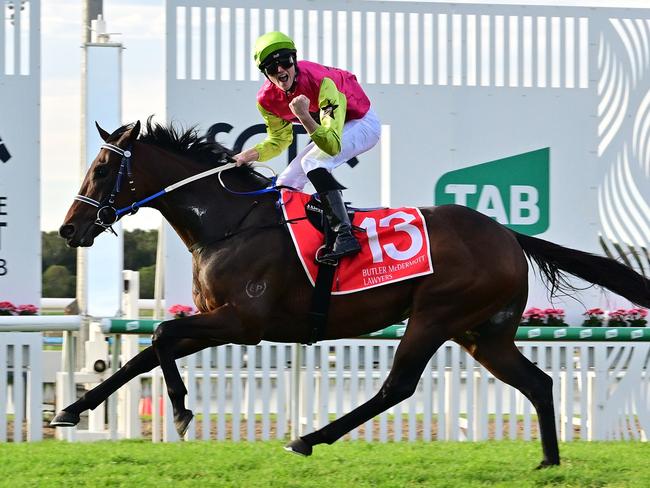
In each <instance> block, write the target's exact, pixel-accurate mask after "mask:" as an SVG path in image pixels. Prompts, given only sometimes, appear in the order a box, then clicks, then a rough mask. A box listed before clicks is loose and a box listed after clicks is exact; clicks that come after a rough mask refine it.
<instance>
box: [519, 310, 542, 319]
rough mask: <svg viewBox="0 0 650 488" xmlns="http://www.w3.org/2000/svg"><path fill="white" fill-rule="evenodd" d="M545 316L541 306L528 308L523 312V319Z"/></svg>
mask: <svg viewBox="0 0 650 488" xmlns="http://www.w3.org/2000/svg"><path fill="white" fill-rule="evenodd" d="M544 317H545V313H544V310H542V309H541V308H529V309H528V310H526V311H525V312H524V318H525V319H528V320H530V319H543V318H544Z"/></svg>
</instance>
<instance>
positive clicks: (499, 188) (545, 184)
mask: <svg viewBox="0 0 650 488" xmlns="http://www.w3.org/2000/svg"><path fill="white" fill-rule="evenodd" d="M549 160H550V148H548V147H547V148H544V149H538V150H536V151H531V152H527V153H523V154H518V155H516V156H511V157H508V158H503V159H497V160H496V161H490V162H487V163H483V164H478V165H476V166H470V167H468V168H463V169H459V170H455V171H450V172H449V173H446V174H444V175H443V176H442V177H441V178H440V179H439V180H438V182H437V183H436V188H435V195H434V200H435V204H436V205H443V204H448V203H456V204H458V205H465V206H467V207H470V208H473V209H475V210H478V211H479V212H481V213H482V214H484V215H487V216H488V217H492V218H493V219H495V220H496V221H497V222H499V223H500V224H503V225H506V226H507V227H509V228H511V229H513V230H515V231H517V232H521V233H523V234H528V235H536V234H541V233H542V232H545V231H546V230H547V229H548V226H549Z"/></svg>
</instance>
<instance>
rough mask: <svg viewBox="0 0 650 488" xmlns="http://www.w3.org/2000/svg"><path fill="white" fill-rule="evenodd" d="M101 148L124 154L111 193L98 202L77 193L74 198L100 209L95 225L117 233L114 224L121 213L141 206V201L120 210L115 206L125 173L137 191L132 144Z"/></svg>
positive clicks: (132, 189) (109, 145) (134, 210)
mask: <svg viewBox="0 0 650 488" xmlns="http://www.w3.org/2000/svg"><path fill="white" fill-rule="evenodd" d="M101 148H102V149H108V150H109V151H113V152H114V153H117V154H119V155H120V156H122V161H121V163H120V170H119V171H118V173H117V179H116V180H115V185H113V190H112V191H111V194H110V195H109V196H108V198H106V199H104V200H103V201H102V202H98V201H97V200H94V199H92V198H90V197H87V196H85V195H77V196H76V197H74V199H75V200H78V201H80V202H84V203H87V204H89V205H92V206H93V207H97V209H98V210H97V218H96V219H95V225H98V226H99V227H102V228H103V229H104V230H107V231H110V232H112V233H113V234H115V235H117V234H116V233H115V231H114V230H113V224H115V222H117V220H118V219H119V217H120V215H122V214H123V213H126V212H129V213H130V214H134V213H136V212H137V211H138V208H139V205H137V204H138V203H139V202H135V203H133V204H132V205H131V206H130V207H125V208H122V209H119V210H117V209H116V208H115V206H114V205H115V197H116V196H117V194H118V193H119V192H120V190H121V189H122V179H123V178H124V174H125V173H126V175H127V176H128V178H129V186H130V188H131V194H133V193H135V181H134V179H133V172H132V171H131V146H129V148H128V149H122V148H121V147H118V146H115V145H114V144H108V143H105V144H102V145H101Z"/></svg>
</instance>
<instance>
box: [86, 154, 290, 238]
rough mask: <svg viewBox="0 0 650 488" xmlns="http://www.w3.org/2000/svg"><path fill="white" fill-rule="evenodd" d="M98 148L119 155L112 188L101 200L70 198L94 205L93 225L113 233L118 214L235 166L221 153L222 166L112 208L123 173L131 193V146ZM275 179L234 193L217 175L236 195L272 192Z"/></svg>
mask: <svg viewBox="0 0 650 488" xmlns="http://www.w3.org/2000/svg"><path fill="white" fill-rule="evenodd" d="M101 148H102V149H108V150H109V151H112V152H114V153H116V154H119V155H120V156H122V161H121V163H120V169H119V171H118V173H117V179H116V180H115V184H114V185H113V190H112V191H111V194H110V195H109V196H108V197H107V198H105V199H104V200H102V201H101V202H99V201H97V200H95V199H93V198H90V197H87V196H85V195H77V196H75V197H74V199H75V200H77V201H80V202H83V203H87V204H88V205H92V206H93V207H96V208H97V209H98V210H97V218H96V219H95V222H94V224H95V225H97V226H99V227H101V228H102V229H104V231H108V232H112V233H113V234H114V235H117V233H116V232H115V230H113V225H114V224H115V222H117V221H118V220H119V218H120V217H121V216H122V215H124V214H128V215H133V214H135V213H136V212H137V211H138V209H139V208H140V207H141V206H142V205H144V204H145V203H147V202H150V201H151V200H153V199H154V198H158V197H159V196H162V195H165V194H166V193H169V192H171V191H174V190H176V189H177V188H180V187H181V186H184V185H187V184H188V183H192V182H193V181H196V180H200V179H201V178H205V177H207V176H211V175H213V174H216V173H221V172H222V171H226V170H229V169H232V168H235V167H236V166H237V164H236V163H235V162H234V160H233V159H232V158H231V157H230V156H228V155H227V154H224V155H223V156H224V157H223V159H222V160H221V161H220V162H222V163H223V164H222V165H220V166H217V167H215V168H211V169H209V170H207V171H203V172H202V173H198V174H196V175H193V176H190V177H188V178H185V179H184V180H181V181H179V182H177V183H174V184H173V185H169V186H167V187H165V188H163V189H162V190H160V191H159V192H157V193H154V194H153V195H150V196H148V197H146V198H143V199H142V200H138V201H135V202H133V203H132V204H131V205H128V206H126V207H123V208H119V209H116V208H115V198H116V197H117V194H118V193H119V192H120V190H121V189H122V179H123V178H124V175H125V174H126V175H127V177H128V181H129V186H130V189H131V194H134V193H135V179H134V177H133V172H132V170H131V155H132V152H131V149H132V146H129V147H128V148H127V149H122V148H121V147H119V146H116V145H114V144H109V143H104V144H102V145H101ZM264 167H267V166H264ZM267 168H268V167H267ZM275 180H276V177H273V178H271V186H270V187H268V188H263V189H261V190H256V191H251V192H235V191H232V190H229V189H228V188H226V186H225V185H224V183H223V181H222V180H221V175H219V183H220V184H221V185H222V186H223V187H224V188H225V189H226V190H227V191H229V192H230V193H234V194H238V195H260V194H262V193H269V192H273V191H276V192H277V191H279V190H278V188H277V187H276V186H275Z"/></svg>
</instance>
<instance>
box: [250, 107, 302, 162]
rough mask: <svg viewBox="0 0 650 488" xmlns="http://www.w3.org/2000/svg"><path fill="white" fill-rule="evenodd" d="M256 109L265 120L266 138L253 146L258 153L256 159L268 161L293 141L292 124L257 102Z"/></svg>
mask: <svg viewBox="0 0 650 488" xmlns="http://www.w3.org/2000/svg"><path fill="white" fill-rule="evenodd" d="M257 109H258V110H259V111H260V113H261V114H262V117H263V118H264V122H266V134H267V135H266V139H264V140H263V141H262V142H260V143H259V144H257V145H256V146H255V149H256V150H257V152H258V153H259V157H258V158H257V160H258V161H268V160H269V159H273V158H274V157H276V156H277V155H279V154H281V153H282V151H284V150H285V149H286V148H288V147H289V145H290V144H291V142H292V141H293V126H292V124H291V122H287V121H286V120H284V119H281V118H280V117H278V116H277V115H275V114H272V113H271V112H269V111H267V110H265V109H264V107H262V106H261V105H260V104H259V103H258V104H257Z"/></svg>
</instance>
